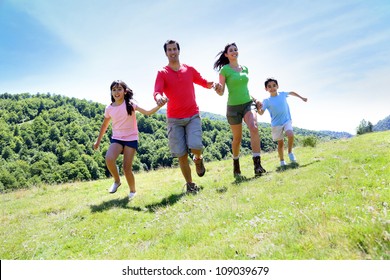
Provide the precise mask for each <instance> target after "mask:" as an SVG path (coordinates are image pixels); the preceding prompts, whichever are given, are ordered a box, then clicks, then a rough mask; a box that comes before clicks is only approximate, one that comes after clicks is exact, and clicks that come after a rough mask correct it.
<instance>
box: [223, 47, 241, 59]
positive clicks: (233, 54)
mask: <svg viewBox="0 0 390 280" xmlns="http://www.w3.org/2000/svg"><path fill="white" fill-rule="evenodd" d="M225 56H226V57H227V58H228V59H229V60H234V59H237V58H238V48H237V47H236V46H235V45H231V46H229V48H228V49H227V51H226V54H225Z"/></svg>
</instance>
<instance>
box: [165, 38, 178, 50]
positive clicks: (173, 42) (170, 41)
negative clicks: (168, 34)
mask: <svg viewBox="0 0 390 280" xmlns="http://www.w3.org/2000/svg"><path fill="white" fill-rule="evenodd" d="M170 44H176V46H177V49H178V50H179V51H180V45H179V43H178V42H176V41H175V40H167V41H166V42H165V44H164V52H167V45H170Z"/></svg>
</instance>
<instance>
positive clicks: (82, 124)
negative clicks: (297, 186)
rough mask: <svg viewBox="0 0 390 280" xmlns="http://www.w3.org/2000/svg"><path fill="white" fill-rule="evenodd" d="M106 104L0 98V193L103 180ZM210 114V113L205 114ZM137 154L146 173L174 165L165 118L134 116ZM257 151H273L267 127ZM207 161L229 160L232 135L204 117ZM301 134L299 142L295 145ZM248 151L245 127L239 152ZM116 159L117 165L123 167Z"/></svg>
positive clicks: (223, 123)
mask: <svg viewBox="0 0 390 280" xmlns="http://www.w3.org/2000/svg"><path fill="white" fill-rule="evenodd" d="M105 106H106V105H103V104H99V103H97V102H92V101H87V100H84V99H83V100H80V99H77V98H70V97H64V96H61V95H55V94H50V93H45V94H42V93H38V94H35V95H32V94H30V93H22V94H8V93H4V94H1V95H0V136H1V137H0V166H1V167H0V191H5V190H13V189H18V188H28V187H31V186H39V185H41V184H43V183H44V184H59V183H65V182H72V181H87V180H97V179H102V178H107V177H108V176H110V174H109V172H108V170H107V169H106V165H105V159H104V156H105V154H106V151H107V150H108V147H109V144H110V143H109V137H110V136H111V129H109V130H108V131H107V133H106V135H105V136H104V138H103V140H102V143H101V146H100V150H99V151H94V150H93V147H92V145H93V143H94V141H95V140H96V137H97V135H98V133H99V129H100V126H101V123H102V120H103V118H104V109H105ZM207 114H209V113H207ZM137 120H138V129H139V132H140V133H139V150H138V153H137V156H136V158H135V161H134V165H133V169H134V171H135V172H137V171H148V170H153V169H157V168H161V167H173V166H177V165H178V162H177V159H175V158H172V157H171V154H170V152H169V148H168V140H167V132H166V116H165V114H159V113H157V114H154V115H152V116H144V115H142V114H138V113H137ZM259 128H260V133H261V146H262V147H261V148H262V150H263V151H265V152H268V151H273V150H275V149H276V143H275V142H274V141H273V140H272V137H271V130H270V126H269V125H267V124H261V125H260V126H259ZM202 129H203V144H204V146H205V149H204V154H203V155H204V159H205V161H215V160H222V159H226V158H230V157H231V140H232V135H231V132H230V128H229V125H228V123H227V121H226V120H223V119H218V118H216V119H215V120H211V119H210V118H203V119H202ZM297 134H301V135H310V136H311V137H313V135H314V136H315V137H317V138H319V139H332V138H334V137H332V136H329V134H325V133H321V132H315V131H309V130H304V129H298V132H297ZM299 139H300V138H299V136H298V137H297V142H298V143H299ZM249 153H251V149H250V134H249V130H248V129H247V128H246V127H245V126H244V130H243V139H242V154H249ZM121 161H122V158H121V157H120V158H119V159H118V165H121V164H122V162H121Z"/></svg>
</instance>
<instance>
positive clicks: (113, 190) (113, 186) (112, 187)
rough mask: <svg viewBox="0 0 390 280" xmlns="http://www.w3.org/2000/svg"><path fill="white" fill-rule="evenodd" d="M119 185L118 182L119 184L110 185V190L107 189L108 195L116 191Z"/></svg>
mask: <svg viewBox="0 0 390 280" xmlns="http://www.w3.org/2000/svg"><path fill="white" fill-rule="evenodd" d="M120 185H121V183H120V182H119V183H115V182H114V184H112V186H111V188H110V189H109V192H110V193H114V192H116V190H117V189H118V188H119V186H120Z"/></svg>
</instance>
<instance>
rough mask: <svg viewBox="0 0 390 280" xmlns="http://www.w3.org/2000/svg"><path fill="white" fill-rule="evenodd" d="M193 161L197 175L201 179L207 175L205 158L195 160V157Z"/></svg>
mask: <svg viewBox="0 0 390 280" xmlns="http://www.w3.org/2000/svg"><path fill="white" fill-rule="evenodd" d="M193 161H194V163H195V166H196V174H198V176H199V177H202V176H203V175H204V174H205V173H206V169H205V168H204V164H203V158H199V159H195V157H194V158H193Z"/></svg>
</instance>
